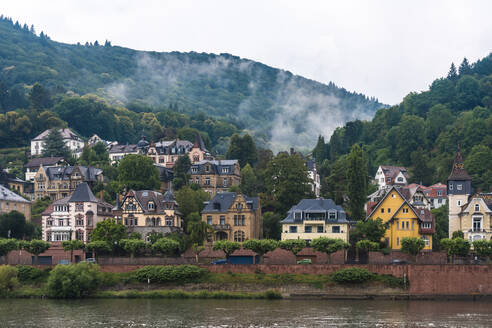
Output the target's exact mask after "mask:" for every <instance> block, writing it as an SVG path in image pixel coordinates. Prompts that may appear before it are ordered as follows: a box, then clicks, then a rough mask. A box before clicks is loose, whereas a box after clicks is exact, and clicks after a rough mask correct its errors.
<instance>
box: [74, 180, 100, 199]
mask: <svg viewBox="0 0 492 328" xmlns="http://www.w3.org/2000/svg"><path fill="white" fill-rule="evenodd" d="M69 202H71V203H72V202H92V203H98V202H100V200H99V199H98V198H97V197H96V196H94V194H93V193H92V190H91V188H89V185H88V184H87V182H83V183H81V184H79V185H78V186H77V188H75V191H74V192H73V194H72V197H70V199H69Z"/></svg>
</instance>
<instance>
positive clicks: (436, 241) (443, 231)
mask: <svg viewBox="0 0 492 328" xmlns="http://www.w3.org/2000/svg"><path fill="white" fill-rule="evenodd" d="M431 212H432V215H434V218H435V221H436V233H435V234H434V235H433V236H432V250H433V251H435V250H439V249H440V248H441V247H440V241H441V239H443V238H447V237H448V236H449V232H448V229H449V212H448V204H446V205H443V206H441V207H439V208H435V209H433V210H432V211H431Z"/></svg>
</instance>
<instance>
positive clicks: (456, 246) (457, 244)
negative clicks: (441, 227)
mask: <svg viewBox="0 0 492 328" xmlns="http://www.w3.org/2000/svg"><path fill="white" fill-rule="evenodd" d="M470 246H471V245H470V242H469V241H468V240H464V239H463V238H461V237H456V238H453V239H448V238H443V239H441V247H442V249H444V250H446V252H447V254H448V259H451V263H453V262H454V257H455V256H467V255H468V253H469V252H470Z"/></svg>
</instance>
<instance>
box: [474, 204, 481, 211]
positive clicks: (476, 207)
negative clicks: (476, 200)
mask: <svg viewBox="0 0 492 328" xmlns="http://www.w3.org/2000/svg"><path fill="white" fill-rule="evenodd" d="M475 212H480V204H475Z"/></svg>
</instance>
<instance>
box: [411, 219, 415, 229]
mask: <svg viewBox="0 0 492 328" xmlns="http://www.w3.org/2000/svg"><path fill="white" fill-rule="evenodd" d="M414 223H415V221H412V230H413V227H414Z"/></svg>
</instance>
